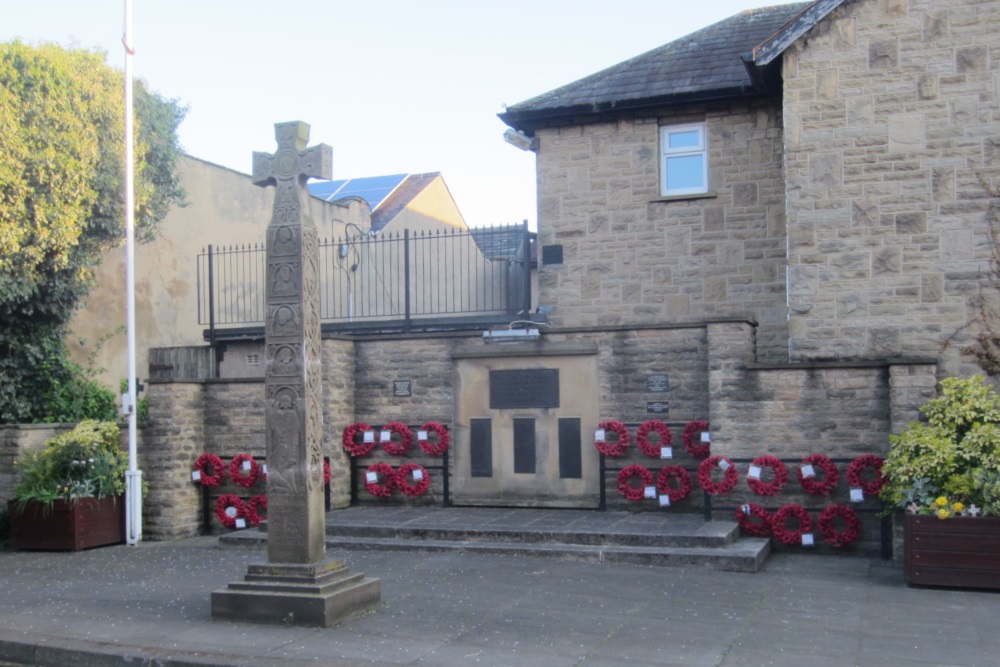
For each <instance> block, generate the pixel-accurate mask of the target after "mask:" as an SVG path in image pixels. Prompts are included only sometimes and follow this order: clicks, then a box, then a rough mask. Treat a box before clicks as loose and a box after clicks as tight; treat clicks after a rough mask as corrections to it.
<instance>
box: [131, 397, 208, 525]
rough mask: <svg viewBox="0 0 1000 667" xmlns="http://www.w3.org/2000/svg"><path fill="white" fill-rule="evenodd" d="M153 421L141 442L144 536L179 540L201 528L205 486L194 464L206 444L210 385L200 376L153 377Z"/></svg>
mask: <svg viewBox="0 0 1000 667" xmlns="http://www.w3.org/2000/svg"><path fill="white" fill-rule="evenodd" d="M146 396H147V397H148V398H149V424H148V425H147V426H146V427H145V428H144V429H143V438H142V441H141V442H140V443H139V444H140V447H139V452H138V454H139V467H140V468H141V469H142V478H143V482H145V483H146V485H147V486H148V488H149V493H148V494H147V495H146V497H145V498H144V499H143V513H142V515H143V516H142V523H143V526H142V530H143V536H144V538H148V539H151V540H175V539H182V538H185V537H193V536H195V535H198V534H199V533H200V531H201V525H202V521H201V519H202V515H201V492H200V491H201V488H200V486H198V485H196V484H194V483H192V481H191V467H192V465H193V464H194V462H195V460H196V459H197V458H198V457H199V456H200V455H201V454H202V453H204V452H205V451H206V449H205V416H204V408H205V391H204V385H203V383H201V382H197V381H188V382H171V383H161V382H152V381H151V382H149V385H148V388H147V389H146Z"/></svg>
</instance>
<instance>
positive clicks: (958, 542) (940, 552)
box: [904, 514, 1000, 589]
mask: <svg viewBox="0 0 1000 667" xmlns="http://www.w3.org/2000/svg"><path fill="white" fill-rule="evenodd" d="M904 536H905V537H904V540H905V545H906V546H905V555H904V568H905V569H904V571H905V574H906V583H907V584H910V585H911V586H947V587H953V588H993V589H1000V518H998V517H986V518H973V517H957V518H953V519H938V518H937V517H935V516H929V515H915V514H907V515H906V520H905V524H904Z"/></svg>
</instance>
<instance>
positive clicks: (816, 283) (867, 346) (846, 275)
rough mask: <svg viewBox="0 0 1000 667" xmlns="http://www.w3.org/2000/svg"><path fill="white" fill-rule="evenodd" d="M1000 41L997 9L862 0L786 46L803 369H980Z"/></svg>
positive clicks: (939, 0)
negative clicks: (898, 361)
mask: <svg viewBox="0 0 1000 667" xmlns="http://www.w3.org/2000/svg"><path fill="white" fill-rule="evenodd" d="M998 46H1000V2H996V1H980V2H971V1H969V0H857V1H854V2H847V3H844V4H843V5H842V6H841V7H840V8H838V9H836V10H834V12H832V13H831V14H830V15H829V16H828V17H827V18H826V19H824V20H823V21H821V22H820V23H819V24H818V25H817V26H816V27H815V28H814V29H813V30H812V31H811V32H809V33H807V35H806V36H805V37H804V38H803V39H800V40H799V41H798V42H797V43H796V44H794V45H793V46H792V47H791V48H789V49H788V51H786V53H785V55H784V60H783V77H784V98H785V101H784V109H783V112H784V117H785V132H784V141H785V149H784V155H785V174H786V178H787V215H788V234H789V248H790V256H789V264H790V275H789V285H790V294H789V305H790V317H791V321H790V335H791V342H790V348H791V356H792V359H793V360H816V359H837V358H846V359H852V358H853V359H876V358H891V357H896V356H902V355H907V356H910V355H919V356H939V354H940V355H943V362H942V363H943V367H944V369H945V371H946V373H947V374H949V375H968V374H969V373H971V372H974V371H975V370H976V369H975V368H974V367H972V366H970V365H969V364H968V361H967V360H963V359H961V358H960V355H959V354H958V347H959V346H960V345H962V344H967V343H968V342H969V341H970V340H971V336H972V335H974V333H975V331H976V329H977V325H976V324H975V322H976V320H977V318H979V317H980V316H981V315H982V313H983V311H982V307H983V306H984V305H986V306H988V307H993V306H995V304H996V300H997V292H996V288H995V285H994V284H991V283H990V281H988V280H987V277H988V276H989V275H990V273H991V272H992V270H993V269H992V266H991V258H992V252H993V249H994V246H995V240H994V237H993V232H992V231H991V225H992V224H993V220H994V218H995V212H994V209H995V207H996V204H995V198H993V196H991V194H990V192H989V190H993V189H995V188H996V187H997V186H998V184H1000V151H998V150H997V146H1000V141H998V140H997V139H996V137H997V136H1000V77H998V75H997V71H998V70H997V64H996V61H995V59H994V58H991V55H990V54H991V53H992V52H995V51H996V49H997V47H998ZM970 323H971V324H972V326H970V327H968V328H964V327H965V325H967V324H970ZM949 343H950V346H948V347H946V348H945V349H944V351H943V352H942V350H941V348H942V346H944V345H946V344H949Z"/></svg>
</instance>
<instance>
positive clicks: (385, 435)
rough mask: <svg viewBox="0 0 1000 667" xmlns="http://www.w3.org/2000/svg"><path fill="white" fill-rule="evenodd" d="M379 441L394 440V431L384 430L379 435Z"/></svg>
mask: <svg viewBox="0 0 1000 667" xmlns="http://www.w3.org/2000/svg"><path fill="white" fill-rule="evenodd" d="M378 439H379V442H392V431H382V432H381V433H379V436H378Z"/></svg>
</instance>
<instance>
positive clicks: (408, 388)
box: [392, 380, 413, 398]
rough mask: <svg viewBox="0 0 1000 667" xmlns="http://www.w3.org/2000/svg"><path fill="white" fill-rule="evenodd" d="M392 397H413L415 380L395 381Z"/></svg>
mask: <svg viewBox="0 0 1000 667" xmlns="http://www.w3.org/2000/svg"><path fill="white" fill-rule="evenodd" d="M392 395H393V396H395V397H396V398H403V397H406V396H413V380H393V381H392Z"/></svg>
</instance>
